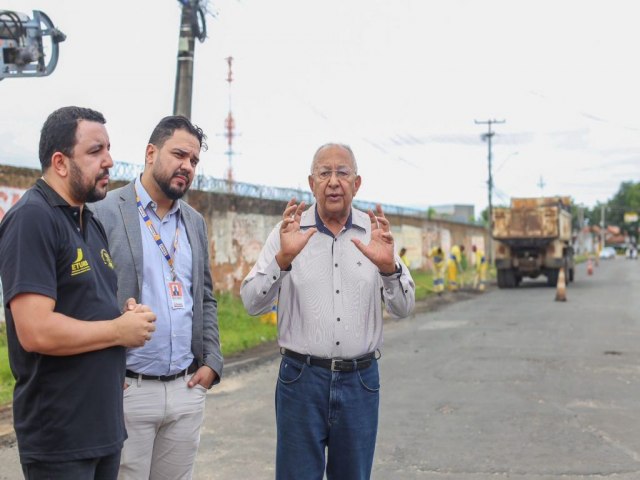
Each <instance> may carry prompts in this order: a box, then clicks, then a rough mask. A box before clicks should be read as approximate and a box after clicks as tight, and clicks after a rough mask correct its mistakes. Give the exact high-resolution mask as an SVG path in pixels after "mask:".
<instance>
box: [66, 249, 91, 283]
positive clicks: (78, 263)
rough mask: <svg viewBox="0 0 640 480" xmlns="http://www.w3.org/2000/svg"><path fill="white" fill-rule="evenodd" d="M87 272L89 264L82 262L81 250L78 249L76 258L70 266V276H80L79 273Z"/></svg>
mask: <svg viewBox="0 0 640 480" xmlns="http://www.w3.org/2000/svg"><path fill="white" fill-rule="evenodd" d="M89 270H91V267H90V266H89V262H88V261H86V260H84V254H83V253H82V249H81V248H78V256H77V257H76V259H75V260H74V261H73V263H72V264H71V276H72V277H73V276H74V275H80V274H81V273H84V272H88V271H89Z"/></svg>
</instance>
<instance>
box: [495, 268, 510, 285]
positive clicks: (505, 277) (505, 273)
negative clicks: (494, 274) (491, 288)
mask: <svg viewBox="0 0 640 480" xmlns="http://www.w3.org/2000/svg"><path fill="white" fill-rule="evenodd" d="M510 273H511V270H498V288H511V284H510V282H509V278H510Z"/></svg>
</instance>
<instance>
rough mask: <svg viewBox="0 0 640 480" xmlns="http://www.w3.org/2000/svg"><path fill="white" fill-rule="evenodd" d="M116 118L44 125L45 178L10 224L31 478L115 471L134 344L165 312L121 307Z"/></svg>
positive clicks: (52, 120)
mask: <svg viewBox="0 0 640 480" xmlns="http://www.w3.org/2000/svg"><path fill="white" fill-rule="evenodd" d="M104 124H105V119H104V117H103V116H102V114H100V113H99V112H96V111H93V110H90V109H86V108H78V107H64V108H61V109H59V110H56V111H55V112H53V113H52V114H51V115H49V117H48V118H47V120H46V122H45V123H44V126H43V127H42V131H41V136H40V163H41V164H42V172H43V176H42V178H41V179H39V180H38V181H37V182H36V184H35V185H34V186H33V187H32V188H31V189H29V190H28V191H27V192H26V193H25V194H24V196H23V197H22V199H21V200H20V201H19V202H18V203H17V204H16V205H15V206H14V207H13V208H11V210H9V212H8V213H7V214H6V216H5V217H4V219H3V221H2V223H1V224H0V277H1V278H2V285H3V288H4V302H5V305H4V306H5V316H6V321H7V336H8V340H9V361H10V364H11V370H12V372H13V375H14V376H15V378H16V385H15V390H14V398H13V411H14V426H15V431H16V436H17V439H18V450H19V453H20V461H21V463H22V469H23V472H24V475H25V478H27V479H30V480H38V479H45V478H46V479H74V480H78V479H80V480H85V479H86V480H88V479H94V478H95V479H97V478H100V479H115V478H116V476H117V471H118V465H119V459H120V450H121V449H122V444H123V442H124V440H125V437H126V432H125V429H124V420H123V410H122V388H123V385H124V372H125V347H136V346H141V345H144V343H145V341H147V340H149V338H151V333H152V332H153V330H154V329H155V326H154V324H153V322H154V320H155V315H154V314H153V313H152V312H151V311H150V310H149V308H148V307H146V306H144V305H137V304H135V300H133V299H130V300H128V301H127V304H126V309H125V310H126V312H125V313H124V314H121V312H120V307H119V306H118V305H117V300H116V274H115V272H114V271H113V267H114V266H113V262H112V261H111V256H110V255H109V249H108V247H107V240H106V236H105V233H104V230H103V228H102V225H101V224H100V223H99V222H98V221H97V220H96V219H94V218H93V216H92V214H91V212H90V211H89V210H88V209H87V208H83V207H84V204H85V202H91V201H95V200H99V199H102V198H104V196H105V195H106V191H107V185H108V182H109V168H110V167H111V166H113V161H112V159H111V155H110V154H109V148H110V144H109V136H108V134H107V131H106V128H105V126H104Z"/></svg>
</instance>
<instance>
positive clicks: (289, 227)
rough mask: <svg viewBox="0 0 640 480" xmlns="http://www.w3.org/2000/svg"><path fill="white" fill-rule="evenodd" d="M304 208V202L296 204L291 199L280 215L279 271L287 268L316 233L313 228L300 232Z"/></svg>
mask: <svg viewBox="0 0 640 480" xmlns="http://www.w3.org/2000/svg"><path fill="white" fill-rule="evenodd" d="M304 207H305V204H304V202H300V204H297V203H296V199H295V198H292V199H291V200H289V202H288V203H287V207H286V208H285V209H284V213H283V214H282V223H281V224H280V251H279V252H278V253H277V254H276V261H277V262H278V265H279V266H280V269H281V270H286V269H287V268H289V265H291V262H293V259H294V258H296V257H297V256H298V254H299V253H300V252H301V251H302V249H303V248H304V247H305V245H306V244H307V243H308V242H309V239H310V238H311V236H312V235H313V234H314V233H316V232H317V231H318V229H317V228H315V227H312V228H308V229H307V230H305V231H304V232H303V231H301V230H300V218H301V216H302V212H303V211H304Z"/></svg>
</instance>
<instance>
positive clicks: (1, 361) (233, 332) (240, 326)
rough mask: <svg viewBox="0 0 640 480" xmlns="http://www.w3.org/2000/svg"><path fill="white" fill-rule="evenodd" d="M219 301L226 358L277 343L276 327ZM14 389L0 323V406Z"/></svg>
mask: <svg viewBox="0 0 640 480" xmlns="http://www.w3.org/2000/svg"><path fill="white" fill-rule="evenodd" d="M216 298H217V300H218V323H219V327H220V339H221V343H222V354H223V355H231V354H233V353H237V352H240V351H242V350H246V349H247V348H251V347H255V346H256V345H259V344H261V343H264V342H267V341H271V340H275V339H276V326H275V325H269V324H266V323H263V322H262V321H261V320H260V317H252V316H250V315H249V314H248V313H247V312H246V311H245V309H244V306H243V305H242V300H240V298H238V297H234V296H233V295H231V294H228V293H223V294H218V295H217V296H216ZM13 385H14V379H13V375H12V374H11V370H10V368H9V354H8V351H7V334H6V324H4V323H0V405H5V404H7V403H9V402H10V401H11V399H12V395H13Z"/></svg>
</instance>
